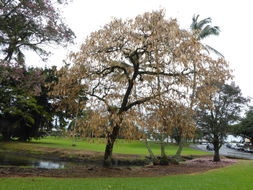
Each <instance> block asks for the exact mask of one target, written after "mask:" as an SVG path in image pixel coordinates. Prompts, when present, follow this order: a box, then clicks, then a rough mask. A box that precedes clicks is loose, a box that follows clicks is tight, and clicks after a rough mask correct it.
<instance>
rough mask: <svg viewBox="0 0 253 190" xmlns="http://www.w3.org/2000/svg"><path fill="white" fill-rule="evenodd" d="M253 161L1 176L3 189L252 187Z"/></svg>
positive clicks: (215, 189)
mask: <svg viewBox="0 0 253 190" xmlns="http://www.w3.org/2000/svg"><path fill="white" fill-rule="evenodd" d="M252 179H253V161H241V162H240V164H236V165H233V166H229V167H226V168H221V169H217V170H213V171H209V172H207V173H204V174H192V175H177V176H168V177H154V178H96V179H59V178H1V179H0V190H13V189H17V190H21V189H22V190H33V189H36V190H56V189H61V190H89V189H92V190H106V189H108V190H109V189H115V190H121V189H122V190H134V189H136V190H137V189H138V190H142V189H143V190H149V189H151V190H156V189H157V190H158V189H159V190H160V189H164V190H165V189H166V190H175V189H176V190H203V189H205V190H252V189H253V183H252Z"/></svg>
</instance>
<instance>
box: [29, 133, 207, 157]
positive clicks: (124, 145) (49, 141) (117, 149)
mask: <svg viewBox="0 0 253 190" xmlns="http://www.w3.org/2000/svg"><path fill="white" fill-rule="evenodd" d="M32 143H34V144H33V145H34V146H45V147H51V148H65V149H76V150H93V151H98V152H104V150H105V142H104V141H103V140H101V139H100V140H93V141H91V140H86V139H72V138H63V137H47V138H44V139H40V140H33V141H32ZM150 145H151V148H152V150H153V152H154V154H160V146H159V144H157V143H154V142H153V143H150ZM176 150H177V146H176V145H175V144H169V143H168V145H167V147H166V152H167V154H169V155H173V154H175V153H176ZM113 152H114V153H125V154H141V155H147V154H148V152H147V148H146V146H145V144H144V142H142V141H126V140H118V141H117V142H116V144H115V146H114V151H113ZM182 154H183V155H203V154H207V153H206V152H202V151H198V150H193V149H191V148H189V147H188V146H186V147H185V148H184V149H183V153H182Z"/></svg>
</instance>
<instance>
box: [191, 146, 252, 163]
mask: <svg viewBox="0 0 253 190" xmlns="http://www.w3.org/2000/svg"><path fill="white" fill-rule="evenodd" d="M190 147H191V148H194V149H197V150H201V151H205V152H213V151H209V150H207V149H206V145H202V144H197V145H191V146H190ZM220 155H223V156H231V157H235V158H243V159H249V160H253V153H247V152H243V151H238V150H234V149H231V148H227V147H226V146H224V145H223V146H222V147H221V148H220Z"/></svg>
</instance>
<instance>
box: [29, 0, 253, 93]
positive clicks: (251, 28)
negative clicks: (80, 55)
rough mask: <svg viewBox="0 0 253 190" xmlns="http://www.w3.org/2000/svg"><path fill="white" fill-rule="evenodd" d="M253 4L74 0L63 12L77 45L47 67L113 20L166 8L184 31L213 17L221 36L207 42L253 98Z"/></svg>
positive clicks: (54, 57) (201, 0) (221, 0)
mask: <svg viewBox="0 0 253 190" xmlns="http://www.w3.org/2000/svg"><path fill="white" fill-rule="evenodd" d="M252 4H253V3H252V1H250V0H241V1H239V0H230V1H228V0H212V1H207V0H190V1H189V0H124V1H123V0H105V1H104V0H89V1H85V0H73V2H72V3H69V5H67V6H66V7H65V8H64V9H62V12H63V16H64V17H65V21H66V22H67V23H68V25H69V26H70V28H72V30H73V31H74V32H75V34H76V36H77V39H76V44H75V45H74V46H69V47H68V48H59V49H57V50H52V52H53V53H54V55H52V56H51V57H50V59H49V60H48V62H47V63H46V65H48V66H51V65H61V64H62V60H63V59H64V58H66V55H67V54H68V52H70V51H71V50H78V48H79V46H80V44H81V43H82V42H83V41H84V39H85V37H86V36H87V35H88V34H89V33H90V32H92V31H95V30H97V29H99V28H100V27H101V26H103V25H104V24H105V23H107V22H109V21H110V20H111V19H112V18H113V17H117V18H133V17H135V16H136V15H138V14H142V13H144V12H146V11H152V10H157V9H161V8H163V9H165V10H166V16H167V17H168V18H170V17H171V18H176V19H177V20H178V23H179V24H180V26H181V28H184V29H188V28H189V26H190V24H191V19H192V16H193V15H194V14H199V15H200V18H201V19H203V18H207V17H211V18H212V23H213V25H217V26H219V27H220V28H221V34H220V35H219V36H218V37H215V36H213V37H211V38H209V39H207V40H205V43H206V44H208V45H210V46H212V47H214V48H215V49H217V50H218V51H220V52H221V53H222V54H223V55H225V58H226V60H227V61H228V62H229V63H230V66H231V69H233V70H234V73H233V74H234V76H235V78H234V80H235V82H236V84H237V85H239V86H240V88H241V89H242V91H243V94H244V95H245V96H251V97H253V85H251V82H253V73H252V70H253V63H252V56H253V48H251V45H252V44H253V35H252V34H253V24H252V23H253V22H252V19H253V11H252V8H253V6H252ZM30 56H32V54H31V55H30ZM33 57H34V56H33ZM28 60H33V61H31V62H33V63H31V64H33V65H37V66H43V65H45V63H42V62H41V61H38V60H37V59H34V58H33V59H31V58H30V59H29V57H27V61H28ZM28 62H29V61H28ZM34 63H36V64H34Z"/></svg>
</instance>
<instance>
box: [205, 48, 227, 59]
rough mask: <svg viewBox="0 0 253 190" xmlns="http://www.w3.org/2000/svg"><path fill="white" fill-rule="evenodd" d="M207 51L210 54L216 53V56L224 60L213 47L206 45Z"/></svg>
mask: <svg viewBox="0 0 253 190" xmlns="http://www.w3.org/2000/svg"><path fill="white" fill-rule="evenodd" d="M205 49H206V50H207V52H208V53H210V51H212V52H214V53H215V54H216V55H218V56H220V57H222V58H224V55H223V54H221V53H220V52H219V51H218V50H216V49H214V48H213V47H211V46H209V45H205Z"/></svg>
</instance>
